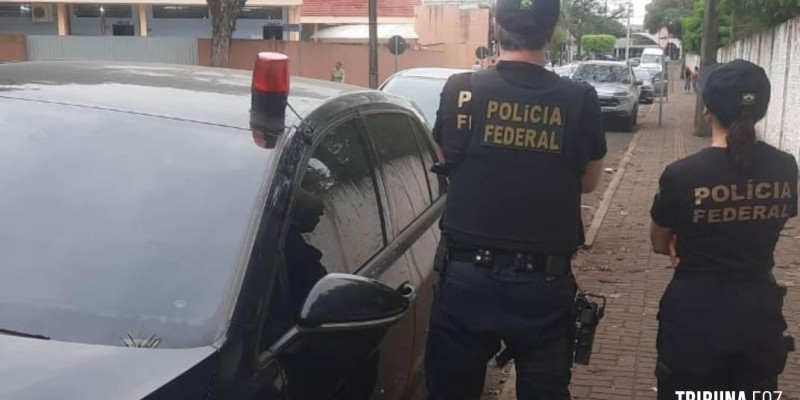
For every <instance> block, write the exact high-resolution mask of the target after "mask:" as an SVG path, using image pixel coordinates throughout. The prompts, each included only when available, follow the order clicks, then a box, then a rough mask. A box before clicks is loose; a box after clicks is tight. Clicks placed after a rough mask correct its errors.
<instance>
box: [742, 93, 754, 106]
mask: <svg viewBox="0 0 800 400" xmlns="http://www.w3.org/2000/svg"><path fill="white" fill-rule="evenodd" d="M754 104H756V94H755V93H753V92H746V93H742V105H743V106H752V105H754Z"/></svg>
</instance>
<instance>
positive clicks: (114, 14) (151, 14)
mask: <svg viewBox="0 0 800 400" xmlns="http://www.w3.org/2000/svg"><path fill="white" fill-rule="evenodd" d="M97 1H98V0H72V1H71V2H70V3H46V2H36V1H34V2H28V3H19V2H11V1H9V0H0V34H24V35H77V36H153V37H194V38H210V37H211V30H212V28H211V19H210V18H209V14H208V7H207V6H206V3H205V1H204V0H171V3H170V4H164V3H163V2H159V1H158V0H139V2H138V3H121V2H118V1H117V0H105V1H104V2H101V3H98V2H97ZM162 1H163V0H162ZM301 6H302V0H249V1H248V2H247V6H246V7H245V9H244V10H243V11H242V14H241V15H240V16H239V19H238V21H237V23H236V31H235V32H234V37H235V38H240V39H279V40H297V39H299V33H296V32H294V31H295V30H294V29H292V28H291V27H292V26H298V24H299V23H300V7H301Z"/></svg>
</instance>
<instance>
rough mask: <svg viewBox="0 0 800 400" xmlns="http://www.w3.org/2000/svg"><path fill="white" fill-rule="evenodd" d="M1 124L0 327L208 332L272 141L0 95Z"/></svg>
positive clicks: (172, 339) (111, 333)
mask: <svg viewBox="0 0 800 400" xmlns="http://www.w3.org/2000/svg"><path fill="white" fill-rule="evenodd" d="M56 122H57V123H56ZM0 132H2V135H0V189H1V190H0V191H1V192H2V195H0V221H2V223H0V266H2V267H1V268H0V328H4V329H11V330H18V331H23V332H28V333H35V334H40V335H45V336H49V337H51V338H53V340H60V341H68V342H78V343H92V344H102V345H111V346H126V345H127V346H129V345H134V344H135V343H133V341H134V340H132V339H131V337H132V338H133V339H137V338H138V339H142V340H143V341H144V339H147V338H150V337H151V336H152V337H153V338H154V340H153V341H152V342H151V343H150V344H151V345H155V344H157V345H158V347H160V348H187V347H198V346H205V345H211V344H212V343H213V342H214V340H215V339H216V338H217V335H218V334H219V332H220V331H222V330H224V328H225V326H227V323H228V321H229V316H230V309H231V308H232V305H229V301H231V300H229V299H231V298H235V296H232V293H231V291H232V290H236V289H234V287H235V284H234V282H235V279H236V275H237V271H241V269H242V268H243V266H242V265H241V264H240V261H239V260H240V256H241V254H242V252H243V251H244V250H246V249H247V241H248V233H247V232H248V230H249V226H250V224H251V222H252V219H253V217H254V215H255V212H256V210H258V209H260V208H261V207H263V205H261V204H259V200H258V199H259V192H260V191H261V188H262V187H263V185H264V184H265V182H264V181H265V177H266V174H267V171H268V169H269V165H270V163H271V162H272V160H274V155H275V150H267V149H264V148H261V147H258V146H257V145H256V144H255V143H254V142H253V139H252V136H251V134H250V132H248V131H243V130H238V129H232V128H225V127H221V126H212V125H207V124H200V123H190V122H186V121H178V120H171V119H166V118H157V117H150V116H145V115H135V114H130V113H120V112H113V111H106V110H99V109H90V108H85V107H73V106H65V105H56V104H45V103H31V102H23V101H15V100H4V99H0ZM43 277H46V278H47V279H42V278H43ZM129 334H130V337H129Z"/></svg>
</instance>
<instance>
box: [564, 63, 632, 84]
mask: <svg viewBox="0 0 800 400" xmlns="http://www.w3.org/2000/svg"><path fill="white" fill-rule="evenodd" d="M572 78H573V79H577V80H582V81H587V82H600V83H614V82H617V83H631V82H632V81H631V70H630V68H628V67H624V66H621V65H606V64H582V65H581V66H580V67H578V70H577V71H575V75H574V76H573V77H572Z"/></svg>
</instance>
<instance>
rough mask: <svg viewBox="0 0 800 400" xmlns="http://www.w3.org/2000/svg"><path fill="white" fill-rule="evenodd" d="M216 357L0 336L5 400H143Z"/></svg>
mask: <svg viewBox="0 0 800 400" xmlns="http://www.w3.org/2000/svg"><path fill="white" fill-rule="evenodd" d="M216 351H217V350H216V349H215V348H213V347H200V348H194V349H133V348H125V347H111V346H99V345H88V344H78V343H67V342H57V341H46V340H40V339H27V338H19V337H13V336H0V360H2V362H0V399H14V400H41V399H64V400H68V399H76V400H77V399H80V400H94V399H97V400H101V399H102V400H108V399H118V400H125V399H132V400H133V399H141V398H143V397H145V396H147V395H148V394H150V393H152V392H154V391H155V390H157V389H158V388H160V387H161V386H163V385H165V384H167V383H168V382H170V381H172V380H173V379H175V378H176V377H178V376H180V375H181V374H182V373H183V372H185V371H186V370H188V369H190V368H191V367H193V366H194V365H196V364H198V363H200V362H201V361H202V360H204V359H206V358H207V357H209V356H211V355H212V354H214V353H215V352H216Z"/></svg>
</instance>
